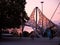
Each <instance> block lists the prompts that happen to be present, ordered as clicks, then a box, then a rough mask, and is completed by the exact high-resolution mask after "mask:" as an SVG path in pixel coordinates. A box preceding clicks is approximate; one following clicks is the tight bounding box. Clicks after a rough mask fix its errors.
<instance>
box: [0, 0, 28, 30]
mask: <svg viewBox="0 0 60 45" xmlns="http://www.w3.org/2000/svg"><path fill="white" fill-rule="evenodd" d="M25 4H26V1H25V0H0V29H2V28H3V29H5V28H15V27H19V26H20V25H22V24H24V23H25V22H26V20H28V19H29V17H28V16H27V13H26V12H25Z"/></svg>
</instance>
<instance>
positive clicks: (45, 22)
mask: <svg viewBox="0 0 60 45" xmlns="http://www.w3.org/2000/svg"><path fill="white" fill-rule="evenodd" d="M36 10H37V12H36ZM35 15H37V18H38V16H39V20H37V21H38V23H37V22H36V20H35V18H34V16H35ZM36 23H37V25H36ZM25 25H26V26H30V27H32V29H33V30H34V31H35V33H36V34H37V35H38V36H39V33H43V32H44V30H46V29H47V28H51V29H53V30H54V31H56V30H57V25H56V24H54V23H53V22H52V21H51V20H49V19H48V18H47V17H46V16H45V15H44V14H43V13H42V12H41V10H40V9H39V8H34V10H33V11H32V13H31V15H30V20H28V21H27V22H26V23H25ZM36 28H37V29H36ZM39 37H41V36H39Z"/></svg>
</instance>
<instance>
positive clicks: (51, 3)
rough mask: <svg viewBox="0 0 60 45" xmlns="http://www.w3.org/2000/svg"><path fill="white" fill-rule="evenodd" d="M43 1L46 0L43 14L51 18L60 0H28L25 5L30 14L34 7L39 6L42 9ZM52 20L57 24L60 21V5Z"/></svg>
mask: <svg viewBox="0 0 60 45" xmlns="http://www.w3.org/2000/svg"><path fill="white" fill-rule="evenodd" d="M41 1H44V3H43V14H44V15H45V16H46V17H47V18H49V19H50V18H51V16H52V14H53V13H54V11H55V9H56V7H57V5H58V3H59V2H60V0H26V2H27V4H26V5H25V10H26V12H27V14H28V16H30V15H31V13H32V11H33V9H34V8H35V7H36V6H37V7H39V9H40V10H41V9H42V8H41ZM52 21H53V22H54V23H56V24H59V23H60V5H59V7H58V9H57V11H56V13H55V15H54V17H53V18H52Z"/></svg>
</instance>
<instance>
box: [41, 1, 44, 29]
mask: <svg viewBox="0 0 60 45" xmlns="http://www.w3.org/2000/svg"><path fill="white" fill-rule="evenodd" d="M43 3H44V2H43V1H41V7H42V8H41V9H42V13H43ZM42 28H43V16H42Z"/></svg>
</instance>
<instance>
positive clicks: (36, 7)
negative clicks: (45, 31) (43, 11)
mask: <svg viewBox="0 0 60 45" xmlns="http://www.w3.org/2000/svg"><path fill="white" fill-rule="evenodd" d="M37 9H38V7H36V30H37Z"/></svg>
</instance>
